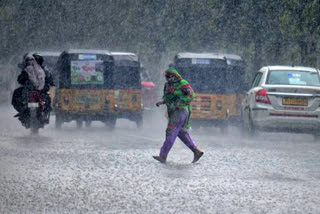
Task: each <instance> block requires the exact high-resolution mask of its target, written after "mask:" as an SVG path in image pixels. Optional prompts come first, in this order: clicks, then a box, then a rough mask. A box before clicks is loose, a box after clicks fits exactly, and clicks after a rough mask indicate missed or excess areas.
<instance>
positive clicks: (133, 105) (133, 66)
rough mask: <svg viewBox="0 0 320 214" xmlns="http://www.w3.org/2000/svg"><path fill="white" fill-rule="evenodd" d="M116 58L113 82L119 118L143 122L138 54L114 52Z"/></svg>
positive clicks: (139, 124)
mask: <svg viewBox="0 0 320 214" xmlns="http://www.w3.org/2000/svg"><path fill="white" fill-rule="evenodd" d="M111 54H112V56H113V58H114V65H115V66H114V73H113V83H114V92H115V100H116V103H117V107H118V108H117V110H118V118H125V119H129V120H132V121H134V122H136V124H137V127H141V126H142V123H143V104H142V100H141V75H140V72H141V63H140V61H139V59H138V56H137V55H136V54H134V53H130V52H112V53H111Z"/></svg>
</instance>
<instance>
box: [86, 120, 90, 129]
mask: <svg viewBox="0 0 320 214" xmlns="http://www.w3.org/2000/svg"><path fill="white" fill-rule="evenodd" d="M85 126H86V127H87V128H89V127H90V126H91V120H86V121H85Z"/></svg>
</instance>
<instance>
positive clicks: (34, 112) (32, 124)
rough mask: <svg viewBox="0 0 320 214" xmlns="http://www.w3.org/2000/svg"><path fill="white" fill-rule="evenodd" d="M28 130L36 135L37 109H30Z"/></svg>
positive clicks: (37, 131) (37, 125)
mask: <svg viewBox="0 0 320 214" xmlns="http://www.w3.org/2000/svg"><path fill="white" fill-rule="evenodd" d="M30 130H31V134H32V135H37V134H38V133H39V121H38V118H37V109H30Z"/></svg>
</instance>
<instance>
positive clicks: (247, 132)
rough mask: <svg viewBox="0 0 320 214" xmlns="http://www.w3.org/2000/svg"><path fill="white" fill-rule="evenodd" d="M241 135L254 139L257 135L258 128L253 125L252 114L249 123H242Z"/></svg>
mask: <svg viewBox="0 0 320 214" xmlns="http://www.w3.org/2000/svg"><path fill="white" fill-rule="evenodd" d="M241 133H242V135H243V136H244V137H254V136H255V135H256V128H255V127H254V125H253V122H252V119H251V117H250V114H249V118H248V120H247V121H245V120H243V121H242V125H241Z"/></svg>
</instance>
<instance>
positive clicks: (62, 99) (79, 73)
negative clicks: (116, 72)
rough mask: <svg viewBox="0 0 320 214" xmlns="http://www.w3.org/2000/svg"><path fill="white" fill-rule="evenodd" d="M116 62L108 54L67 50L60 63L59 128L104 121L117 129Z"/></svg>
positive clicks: (104, 52)
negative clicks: (74, 122)
mask: <svg viewBox="0 0 320 214" xmlns="http://www.w3.org/2000/svg"><path fill="white" fill-rule="evenodd" d="M113 69H114V61H113V57H112V56H111V53H110V52H109V51H106V50H67V51H64V52H63V53H62V54H61V55H60V57H59V59H58V62H57V66H56V72H57V74H58V84H57V88H58V89H57V96H56V100H55V113H56V127H57V128H60V127H61V125H62V124H63V123H64V122H69V121H72V120H75V121H76V122H77V127H81V126H82V124H83V122H85V124H86V126H89V125H90V123H91V122H92V121H101V122H104V123H106V124H107V125H109V126H111V127H114V126H115V122H116V117H117V104H116V101H115V93H114V88H113V87H114V84H113V81H112V77H113V74H112V72H113Z"/></svg>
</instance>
